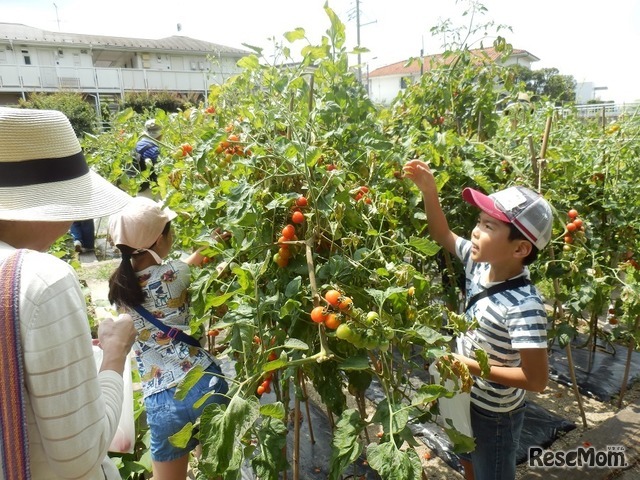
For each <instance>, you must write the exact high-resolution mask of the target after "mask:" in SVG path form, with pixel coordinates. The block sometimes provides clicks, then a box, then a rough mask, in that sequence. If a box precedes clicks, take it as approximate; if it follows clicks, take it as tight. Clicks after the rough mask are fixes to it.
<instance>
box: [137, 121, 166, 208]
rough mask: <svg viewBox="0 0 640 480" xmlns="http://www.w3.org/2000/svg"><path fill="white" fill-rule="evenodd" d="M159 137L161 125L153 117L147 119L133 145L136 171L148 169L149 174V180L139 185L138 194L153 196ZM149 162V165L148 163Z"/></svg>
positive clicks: (158, 153) (160, 135)
mask: <svg viewBox="0 0 640 480" xmlns="http://www.w3.org/2000/svg"><path fill="white" fill-rule="evenodd" d="M161 139H162V127H161V126H160V125H158V123H157V122H156V120H155V119H153V118H152V119H150V120H147V121H146V122H145V124H144V131H143V132H142V135H141V137H140V139H139V140H138V143H136V147H135V160H136V162H137V165H136V167H137V169H138V171H139V172H145V171H148V174H149V180H148V181H145V182H143V183H142V184H141V185H140V191H139V192H138V195H140V196H143V197H147V198H153V193H152V192H151V183H152V182H153V183H155V182H156V181H157V180H158V176H157V175H156V173H155V171H154V167H155V165H156V163H158V156H159V155H160V144H159V141H160V140H161ZM147 160H148V162H147ZM149 162H150V164H151V165H149Z"/></svg>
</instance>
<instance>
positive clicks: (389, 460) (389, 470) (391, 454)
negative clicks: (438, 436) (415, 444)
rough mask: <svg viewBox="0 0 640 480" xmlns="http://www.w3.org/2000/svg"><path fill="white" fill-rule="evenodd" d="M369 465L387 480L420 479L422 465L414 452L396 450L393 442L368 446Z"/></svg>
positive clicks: (411, 450) (410, 450)
mask: <svg viewBox="0 0 640 480" xmlns="http://www.w3.org/2000/svg"><path fill="white" fill-rule="evenodd" d="M367 460H368V461H369V465H370V466H371V468H373V469H374V470H375V471H377V472H378V473H379V474H380V476H381V477H382V478H384V479H388V480H408V479H420V478H422V463H421V462H420V457H419V456H418V454H417V453H416V451H415V450H413V449H409V450H406V451H402V450H398V448H396V446H395V444H394V443H393V442H386V443H381V444H378V445H376V444H373V443H372V444H370V445H369V446H368V447H367Z"/></svg>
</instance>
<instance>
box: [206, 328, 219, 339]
mask: <svg viewBox="0 0 640 480" xmlns="http://www.w3.org/2000/svg"><path fill="white" fill-rule="evenodd" d="M207 335H208V336H210V337H217V336H218V335H220V330H218V329H217V328H212V329H211V330H209V331H208V332H207Z"/></svg>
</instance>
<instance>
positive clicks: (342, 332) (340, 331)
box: [336, 323, 354, 342]
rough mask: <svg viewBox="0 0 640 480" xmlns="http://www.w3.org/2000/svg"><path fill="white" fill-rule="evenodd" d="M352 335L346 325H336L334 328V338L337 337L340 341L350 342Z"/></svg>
mask: <svg viewBox="0 0 640 480" xmlns="http://www.w3.org/2000/svg"><path fill="white" fill-rule="evenodd" d="M353 335H354V333H353V330H351V327H350V326H349V325H347V324H346V323H341V324H340V325H338V328H336V337H338V338H339V339H340V340H346V341H347V342H352V339H353Z"/></svg>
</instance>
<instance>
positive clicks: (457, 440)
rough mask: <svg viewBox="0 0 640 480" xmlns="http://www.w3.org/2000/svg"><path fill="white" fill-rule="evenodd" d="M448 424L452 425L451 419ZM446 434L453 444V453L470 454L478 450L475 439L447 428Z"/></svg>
mask: <svg viewBox="0 0 640 480" xmlns="http://www.w3.org/2000/svg"><path fill="white" fill-rule="evenodd" d="M447 422H448V423H452V422H451V419H450V418H448V419H447ZM444 431H445V433H446V434H447V436H448V437H449V440H451V443H452V444H453V451H454V452H455V453H468V452H472V451H473V450H475V448H476V441H475V439H474V438H473V437H467V436H466V435H465V434H463V433H460V432H459V431H458V430H456V429H455V428H453V427H451V428H447V427H445V429H444Z"/></svg>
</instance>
